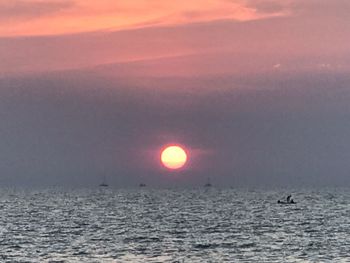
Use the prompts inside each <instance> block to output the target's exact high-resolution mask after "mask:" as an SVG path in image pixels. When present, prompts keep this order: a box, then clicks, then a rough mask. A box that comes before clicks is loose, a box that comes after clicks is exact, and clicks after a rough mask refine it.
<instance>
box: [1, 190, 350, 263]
mask: <svg viewBox="0 0 350 263" xmlns="http://www.w3.org/2000/svg"><path fill="white" fill-rule="evenodd" d="M349 190H350V189H345V188H343V189H322V190H289V191H282V190H281V191H263V190H259V191H258V190H255V191H253V190H237V189H216V188H208V189H204V188H202V189H193V190H189V189H187V190H186V189H182V190H181V189H163V190H162V189H148V188H140V189H129V190H118V189H95V190H91V189H90V190H59V189H51V190H40V191H39V190H37V191H21V190H9V189H7V190H0V262H350V191H349ZM289 193H292V194H293V198H294V200H295V201H296V202H297V204H296V205H279V204H277V203H276V201H277V200H278V199H280V198H282V197H285V196H286V195H287V194H289Z"/></svg>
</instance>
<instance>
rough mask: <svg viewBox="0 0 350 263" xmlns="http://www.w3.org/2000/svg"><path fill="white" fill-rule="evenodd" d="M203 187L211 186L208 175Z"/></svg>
mask: <svg viewBox="0 0 350 263" xmlns="http://www.w3.org/2000/svg"><path fill="white" fill-rule="evenodd" d="M204 187H212V185H211V183H210V178H209V177H208V181H207V183H206V184H205V185H204Z"/></svg>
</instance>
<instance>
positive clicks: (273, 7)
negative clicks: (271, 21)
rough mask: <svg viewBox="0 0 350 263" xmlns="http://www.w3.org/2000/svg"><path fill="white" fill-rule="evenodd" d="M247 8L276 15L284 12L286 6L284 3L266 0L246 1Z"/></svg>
mask: <svg viewBox="0 0 350 263" xmlns="http://www.w3.org/2000/svg"><path fill="white" fill-rule="evenodd" d="M245 3H246V4H247V6H248V7H252V8H254V9H256V10H257V11H258V12H261V13H278V12H281V11H285V10H286V8H287V6H288V5H286V2H285V1H274V0H270V1H266V0H246V1H245Z"/></svg>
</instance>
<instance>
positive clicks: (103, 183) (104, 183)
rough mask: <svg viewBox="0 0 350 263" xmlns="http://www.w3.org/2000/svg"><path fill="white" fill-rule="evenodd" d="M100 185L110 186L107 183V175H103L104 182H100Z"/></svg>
mask: <svg viewBox="0 0 350 263" xmlns="http://www.w3.org/2000/svg"><path fill="white" fill-rule="evenodd" d="M99 186H100V187H108V184H107V183H106V177H103V182H102V183H100V185H99Z"/></svg>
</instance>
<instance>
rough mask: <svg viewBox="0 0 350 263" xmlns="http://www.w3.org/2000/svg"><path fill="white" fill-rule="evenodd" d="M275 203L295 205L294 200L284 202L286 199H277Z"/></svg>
mask: <svg viewBox="0 0 350 263" xmlns="http://www.w3.org/2000/svg"><path fill="white" fill-rule="evenodd" d="M277 204H280V205H295V204H296V202H294V201H291V202H286V201H281V200H278V201H277Z"/></svg>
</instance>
